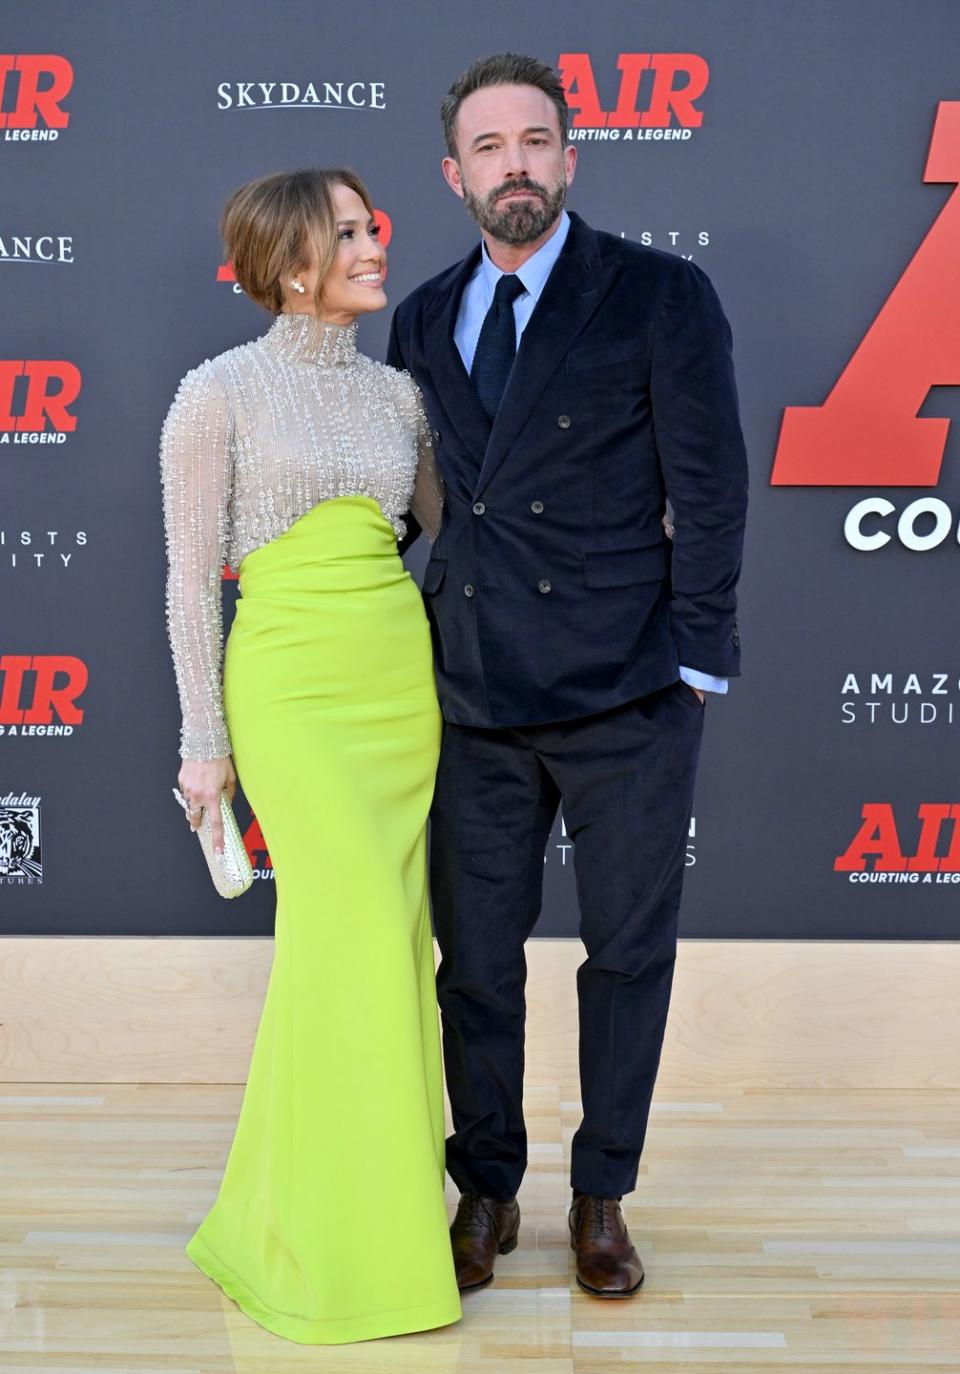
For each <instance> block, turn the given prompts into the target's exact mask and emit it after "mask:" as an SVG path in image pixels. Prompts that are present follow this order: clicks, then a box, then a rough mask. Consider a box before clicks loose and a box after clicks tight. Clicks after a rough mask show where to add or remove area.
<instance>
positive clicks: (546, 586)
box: [537, 577, 553, 595]
mask: <svg viewBox="0 0 960 1374" xmlns="http://www.w3.org/2000/svg"><path fill="white" fill-rule="evenodd" d="M537 587H538V589H539V590H540V591H541V592H543V594H544V595H546V594H547V592H552V591H553V587H552V586H551V584H550V583H549V582H548V581H547V579H546V578H545V577H541V579H540V581H539V582H538V583H537Z"/></svg>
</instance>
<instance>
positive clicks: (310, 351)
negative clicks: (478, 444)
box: [160, 315, 442, 759]
mask: <svg viewBox="0 0 960 1374" xmlns="http://www.w3.org/2000/svg"><path fill="white" fill-rule="evenodd" d="M160 468H161V475H162V478H163V509H164V524H165V529H166V538H167V558H168V565H169V570H168V577H167V628H168V631H169V635H170V645H171V648H172V651H173V661H174V668H175V671H176V677H177V689H178V691H179V694H180V706H181V711H182V714H183V729H182V733H181V741H180V751H181V755H182V757H183V758H185V759H214V758H222V757H224V756H225V755H227V754H229V752H230V740H229V736H228V733H227V728H226V722H225V719H224V714H223V695H222V685H221V659H222V633H223V630H222V617H221V608H220V584H221V572H222V569H223V565H224V563H229V564H230V565H231V567H232V568H234V569H235V570H238V569H239V568H240V564H241V563H242V562H243V559H244V558H245V556H246V555H247V554H248V553H251V552H252V551H253V550H254V549H257V548H260V547H261V546H262V545H263V544H267V543H269V542H270V540H272V539H276V538H277V537H278V536H279V535H281V534H282V533H283V532H284V530H286V529H287V528H288V527H289V526H290V525H291V524H293V522H294V521H295V520H297V519H299V517H300V516H301V515H304V514H306V512H307V511H308V510H310V509H312V507H313V506H315V505H317V503H318V502H320V501H327V500H331V499H332V498H334V497H337V496H369V497H372V498H373V499H374V500H375V501H377V502H378V503H379V505H380V509H381V510H382V512H383V514H384V516H385V518H386V519H387V520H388V521H389V522H390V523H391V524H392V525H393V528H394V530H395V531H396V533H397V536H398V537H401V536H402V535H403V534H404V533H405V532H406V527H405V525H404V521H403V516H404V514H405V513H406V512H407V511H408V510H409V511H412V512H413V515H414V517H415V518H416V520H417V521H418V523H419V524H420V525H421V527H422V528H423V530H424V531H425V532H426V534H427V535H428V536H429V537H430V538H433V537H434V536H435V535H436V533H437V530H438V528H439V525H440V515H441V508H442V488H441V483H440V479H439V477H438V475H437V471H436V465H435V461H434V456H433V448H432V445H431V440H430V427H429V424H428V422H427V418H426V415H425V413H424V409H423V402H422V400H421V397H420V393H419V391H418V390H417V387H416V384H415V383H414V381H413V379H412V378H411V377H410V376H409V374H407V373H405V372H398V371H396V370H395V369H394V368H390V367H386V366H385V365H384V364H382V363H377V362H374V360H373V359H372V358H368V357H367V356H366V355H365V354H363V353H360V352H359V351H358V349H357V326H356V324H351V325H347V326H341V325H333V324H325V323H324V322H322V321H320V320H318V319H316V318H315V317H314V316H312V315H280V316H278V317H277V319H276V320H275V321H274V323H273V325H272V326H271V327H270V329H269V330H268V331H267V333H266V334H265V335H263V337H262V338H260V339H256V340H254V341H253V342H252V343H247V344H241V345H240V347H239V348H232V349H230V350H229V351H228V352H226V353H221V354H220V355H219V356H218V357H216V358H211V359H208V360H207V361H206V362H204V363H202V364H201V365H200V367H197V368H195V369H194V370H193V371H192V372H188V373H187V375H186V376H185V377H184V379H183V381H182V382H181V383H180V386H179V389H178V391H177V394H176V397H175V398H174V401H173V404H172V405H171V407H170V410H169V412H168V414H167V417H166V420H165V421H164V425H163V434H162V437H161V443H160Z"/></svg>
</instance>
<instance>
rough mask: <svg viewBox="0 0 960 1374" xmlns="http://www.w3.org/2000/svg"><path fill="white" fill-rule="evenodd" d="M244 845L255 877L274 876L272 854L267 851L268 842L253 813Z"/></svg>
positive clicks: (244, 834)
mask: <svg viewBox="0 0 960 1374" xmlns="http://www.w3.org/2000/svg"><path fill="white" fill-rule="evenodd" d="M243 847H244V849H246V851H247V858H248V859H249V860H250V867H251V868H252V869H253V876H254V877H255V878H268V879H269V878H272V877H273V864H272V863H271V862H270V855H269V853H268V852H267V842H266V840H265V839H264V838H263V831H262V830H261V829H260V822H259V821H258V820H257V818H256V816H254V815H252V814H251V816H250V824H249V825H248V826H247V828H246V830H245V831H244V832H243Z"/></svg>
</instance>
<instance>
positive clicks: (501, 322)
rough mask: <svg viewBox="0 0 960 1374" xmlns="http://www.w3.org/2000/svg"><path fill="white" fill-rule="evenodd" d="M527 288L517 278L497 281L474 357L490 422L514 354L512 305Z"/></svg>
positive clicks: (475, 373) (472, 372)
mask: <svg viewBox="0 0 960 1374" xmlns="http://www.w3.org/2000/svg"><path fill="white" fill-rule="evenodd" d="M525 289H526V288H525V287H524V285H523V282H522V281H521V280H520V278H519V277H517V276H515V275H509V274H507V273H504V275H503V276H502V277H501V278H500V280H499V281H498V282H497V289H496V291H494V293H493V304H492V305H491V306H490V309H489V310H488V311H487V314H486V317H485V319H484V321H483V328H482V329H481V330H480V337H479V339H478V340H477V351H476V353H474V355H473V367H472V368H471V369H470V376H471V377H472V378H473V382H474V385H475V386H476V388H477V395H478V396H479V397H480V404H481V405H482V406H483V408H484V410H485V411H486V412H487V415H488V416H489V417H490V419H491V420H492V419H493V417H494V416H495V415H496V413H497V411H498V410H499V408H500V398H501V396H502V395H503V391H504V387H505V386H506V385H507V378H508V377H509V376H510V369H511V367H513V360H514V358H515V357H516V353H517V328H516V325H515V324H514V321H513V303H514V301H515V300H516V299H517V297H518V296H522V295H523V292H524V290H525Z"/></svg>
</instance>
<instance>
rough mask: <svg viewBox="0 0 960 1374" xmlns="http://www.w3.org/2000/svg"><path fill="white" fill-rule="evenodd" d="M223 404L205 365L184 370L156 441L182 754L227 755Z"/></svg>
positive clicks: (227, 454) (226, 443) (227, 459)
mask: <svg viewBox="0 0 960 1374" xmlns="http://www.w3.org/2000/svg"><path fill="white" fill-rule="evenodd" d="M232 430H233V424H232V419H231V408H230V404H229V401H228V398H227V395H226V392H225V391H224V388H223V385H222V384H221V383H220V381H219V380H218V379H217V376H216V374H215V372H214V370H213V368H212V367H211V366H210V365H209V364H206V365H204V366H203V367H198V368H196V369H195V370H194V371H193V372H188V373H187V375H186V377H184V379H183V381H182V382H181V383H180V387H179V390H178V391H177V394H176V397H175V398H174V401H173V404H172V405H171V407H170V410H169V412H168V414H167V418H166V420H165V421H164V425H163V433H162V437H161V441H160V471H161V476H162V478H163V515H164V526H165V530H166V540H167V560H168V573H167V629H168V632H169V635H170V646H171V649H172V651H173V663H174V670H175V672H176V678H177V690H178V692H179V695H180V708H181V711H182V713H183V728H182V731H181V736H180V753H181V756H182V757H183V758H184V759H204V760H206V759H218V758H224V757H226V755H228V754H229V753H230V737H229V735H228V733H227V726H226V722H225V719H224V712H223V687H222V679H221V661H222V657H223V644H222V641H223V612H222V608H221V576H222V570H223V564H224V558H225V547H226V538H227V512H228V506H229V501H230V490H231V485H232V475H233V458H232Z"/></svg>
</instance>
